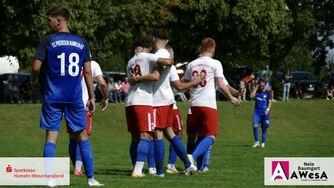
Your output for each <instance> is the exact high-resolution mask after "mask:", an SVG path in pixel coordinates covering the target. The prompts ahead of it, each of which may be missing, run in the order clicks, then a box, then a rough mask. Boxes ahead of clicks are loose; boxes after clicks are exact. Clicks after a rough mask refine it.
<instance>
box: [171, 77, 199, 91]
mask: <svg viewBox="0 0 334 188" xmlns="http://www.w3.org/2000/svg"><path fill="white" fill-rule="evenodd" d="M203 78H204V77H203V76H202V75H197V76H194V77H193V79H192V80H187V82H181V80H175V81H173V82H171V84H172V85H173V87H174V88H175V89H176V90H178V91H186V90H188V89H189V88H191V87H193V86H195V85H198V84H199V83H201V81H202V79H203Z"/></svg>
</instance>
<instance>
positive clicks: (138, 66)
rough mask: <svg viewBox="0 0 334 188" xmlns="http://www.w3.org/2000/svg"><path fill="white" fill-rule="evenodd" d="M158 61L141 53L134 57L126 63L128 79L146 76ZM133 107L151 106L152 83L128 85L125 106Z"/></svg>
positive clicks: (147, 54)
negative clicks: (135, 76)
mask: <svg viewBox="0 0 334 188" xmlns="http://www.w3.org/2000/svg"><path fill="white" fill-rule="evenodd" d="M157 60H158V56H156V55H154V54H151V53H145V52H141V53H138V54H136V55H134V56H133V57H132V58H131V59H130V60H129V62H128V65H127V67H126V72H127V76H128V78H129V79H130V78H132V74H134V75H146V74H150V73H151V72H152V71H153V68H154V66H155V64H156V62H157ZM133 105H146V106H152V105H153V82H152V81H142V82H140V83H136V84H135V85H130V87H129V93H128V97H127V100H126V103H125V106H133Z"/></svg>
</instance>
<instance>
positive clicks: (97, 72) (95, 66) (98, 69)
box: [91, 61, 103, 79]
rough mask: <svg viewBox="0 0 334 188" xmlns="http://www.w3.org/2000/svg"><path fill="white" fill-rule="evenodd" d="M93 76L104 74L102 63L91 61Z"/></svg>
mask: <svg viewBox="0 0 334 188" xmlns="http://www.w3.org/2000/svg"><path fill="white" fill-rule="evenodd" d="M91 64H92V65H91V66H92V76H93V78H94V79H95V78H96V77H97V76H103V73H102V70H101V67H100V65H99V64H98V63H97V62H96V61H91Z"/></svg>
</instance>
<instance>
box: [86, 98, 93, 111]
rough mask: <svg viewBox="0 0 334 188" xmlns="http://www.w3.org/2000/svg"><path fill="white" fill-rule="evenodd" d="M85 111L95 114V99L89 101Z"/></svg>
mask: <svg viewBox="0 0 334 188" xmlns="http://www.w3.org/2000/svg"><path fill="white" fill-rule="evenodd" d="M86 107H87V109H88V110H89V111H90V113H94V112H95V99H94V98H93V99H89V100H88V102H87V105H86Z"/></svg>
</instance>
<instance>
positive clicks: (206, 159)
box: [197, 145, 212, 171]
mask: <svg viewBox="0 0 334 188" xmlns="http://www.w3.org/2000/svg"><path fill="white" fill-rule="evenodd" d="M211 151H212V145H211V146H210V148H209V149H208V151H206V152H205V153H204V154H203V158H202V160H201V162H202V164H201V165H200V164H199V163H197V165H198V166H199V171H203V170H204V168H205V167H209V164H210V159H211ZM199 158H200V157H199ZM198 160H199V159H197V161H198Z"/></svg>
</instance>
